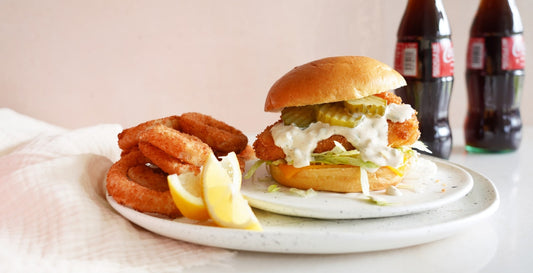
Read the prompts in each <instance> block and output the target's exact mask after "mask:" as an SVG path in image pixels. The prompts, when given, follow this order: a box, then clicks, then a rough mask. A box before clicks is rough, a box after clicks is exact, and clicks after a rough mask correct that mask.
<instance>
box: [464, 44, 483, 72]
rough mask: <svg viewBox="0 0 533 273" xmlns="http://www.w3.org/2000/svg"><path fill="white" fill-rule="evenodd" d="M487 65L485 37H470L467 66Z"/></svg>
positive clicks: (476, 67)
mask: <svg viewBox="0 0 533 273" xmlns="http://www.w3.org/2000/svg"><path fill="white" fill-rule="evenodd" d="M484 66H485V38H470V40H469V41H468V51H467V54H466V67H467V68H469V69H483V67H484Z"/></svg>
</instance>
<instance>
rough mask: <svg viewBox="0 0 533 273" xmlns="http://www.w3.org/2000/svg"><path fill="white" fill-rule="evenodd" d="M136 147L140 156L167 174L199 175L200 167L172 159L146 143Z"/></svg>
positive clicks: (140, 143)
mask: <svg viewBox="0 0 533 273" xmlns="http://www.w3.org/2000/svg"><path fill="white" fill-rule="evenodd" d="M138 146H139V150H140V151H141V152H142V154H143V155H144V156H146V157H147V158H148V159H149V160H150V163H152V164H154V165H156V166H157V167H159V168H160V169H161V170H163V171H164V172H166V173H168V174H174V173H175V174H182V173H185V172H194V173H195V174H199V173H200V167H198V166H195V165H192V164H187V163H185V162H183V161H181V160H179V159H177V158H174V157H172V156H170V155H169V154H167V153H165V152H164V151H163V150H161V149H159V148H157V147H156V146H154V145H152V144H150V143H148V142H143V141H141V142H139V144H138Z"/></svg>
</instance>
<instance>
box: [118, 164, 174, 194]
mask: <svg viewBox="0 0 533 273" xmlns="http://www.w3.org/2000/svg"><path fill="white" fill-rule="evenodd" d="M128 177H129V178H130V179H131V180H133V181H135V182H136V183H137V184H140V185H141V186H143V187H145V188H149V189H153V190H155V191H159V192H164V191H168V190H169V189H168V182H167V174H166V173H165V172H163V171H162V170H161V169H159V168H157V167H149V166H148V165H146V164H145V165H137V166H133V167H130V168H129V169H128Z"/></svg>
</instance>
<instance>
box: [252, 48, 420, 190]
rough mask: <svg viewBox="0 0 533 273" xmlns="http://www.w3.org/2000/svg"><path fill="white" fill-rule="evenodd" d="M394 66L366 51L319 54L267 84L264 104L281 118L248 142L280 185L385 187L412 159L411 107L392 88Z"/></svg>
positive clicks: (396, 78)
mask: <svg viewBox="0 0 533 273" xmlns="http://www.w3.org/2000/svg"><path fill="white" fill-rule="evenodd" d="M404 85H406V82H405V79H404V78H403V77H402V76H401V75H400V74H399V73H398V72H397V71H395V70H394V69H392V68H391V67H389V66H387V65H386V64H384V63H381V62H379V61H377V60H375V59H372V58H369V57H364V56H340V57H329V58H324V59H320V60H316V61H313V62H310V63H307V64H304V65H301V66H297V67H295V68H294V69H292V70H290V71H289V72H288V73H286V74H285V75H284V76H283V77H281V78H280V79H279V80H277V81H276V82H275V83H274V85H273V86H272V87H271V89H270V91H269V93H268V95H267V98H266V101H265V108H264V110H265V111H267V112H281V119H280V120H279V121H278V122H276V123H274V124H272V125H270V126H268V127H267V128H266V129H265V130H264V131H263V132H262V133H260V134H259V135H258V136H257V139H256V140H255V142H254V144H253V147H254V151H255V153H256V156H257V158H258V159H259V160H260V161H259V163H266V164H267V169H268V171H269V172H270V174H271V175H272V178H273V179H274V180H276V181H277V182H278V183H280V184H281V185H284V186H287V187H293V188H299V189H310V188H312V189H314V190H319V191H332V192H363V193H368V192H369V191H376V190H382V189H386V188H387V187H388V186H390V185H396V184H398V183H400V182H401V181H402V177H403V176H404V174H405V173H406V171H407V170H408V169H409V168H410V165H411V164H412V163H413V162H414V161H416V158H417V156H418V154H417V153H416V151H415V150H413V149H412V147H413V145H416V144H417V143H419V142H418V138H419V136H420V131H419V129H418V120H417V118H416V111H415V110H414V109H413V108H412V107H411V106H410V105H408V104H403V103H402V101H401V98H400V97H398V96H396V95H395V94H394V93H393V91H394V89H396V88H398V87H401V86H404Z"/></svg>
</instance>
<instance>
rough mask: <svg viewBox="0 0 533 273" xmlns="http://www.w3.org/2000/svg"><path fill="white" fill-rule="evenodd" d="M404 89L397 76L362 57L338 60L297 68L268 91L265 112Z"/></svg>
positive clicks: (387, 67) (333, 58)
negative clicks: (399, 88)
mask: <svg viewBox="0 0 533 273" xmlns="http://www.w3.org/2000/svg"><path fill="white" fill-rule="evenodd" d="M404 85H406V82H405V79H404V78H403V77H402V75H401V74H400V73H398V72H397V71H396V70H394V69H392V68H391V67H389V66H388V65H386V64H384V63H382V62H380V61H377V60H375V59H372V58H370V57H364V56H340V57H329V58H324V59H320V60H316V61H313V62H310V63H307V64H304V65H301V66H297V67H295V68H294V69H292V70H291V71H289V72H288V73H287V74H285V75H284V76H283V77H281V78H280V79H279V80H277V81H276V82H275V83H274V85H273V86H272V87H271V88H270V91H269V92H268V95H267V98H266V101H265V111H267V112H278V111H281V109H283V108H285V107H289V106H303V105H312V104H319V103H328V102H335V101H345V100H351V99H359V98H363V97H366V96H370V95H374V94H377V93H381V92H384V91H389V90H393V89H396V88H398V87H402V86H404Z"/></svg>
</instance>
